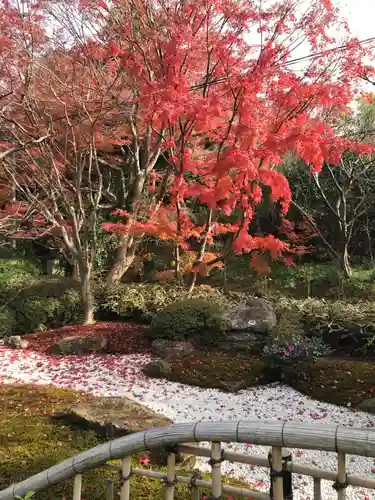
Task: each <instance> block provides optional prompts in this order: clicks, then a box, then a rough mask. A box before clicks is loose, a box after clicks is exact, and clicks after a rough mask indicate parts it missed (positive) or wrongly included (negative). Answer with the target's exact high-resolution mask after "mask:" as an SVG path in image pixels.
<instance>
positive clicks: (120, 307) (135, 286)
mask: <svg viewBox="0 0 375 500" xmlns="http://www.w3.org/2000/svg"><path fill="white" fill-rule="evenodd" d="M95 295H96V299H97V302H98V307H99V311H100V314H101V316H103V317H111V316H112V315H116V316H117V317H120V318H121V319H125V320H128V319H135V320H141V321H145V322H148V323H149V322H151V321H152V319H153V318H154V317H155V315H156V314H157V313H158V311H161V310H162V309H164V308H165V307H166V306H168V305H170V304H173V303H174V302H177V301H179V300H180V299H181V298H182V297H184V296H186V288H184V287H182V286H179V285H163V284H159V283H116V284H113V285H102V284H99V285H97V287H96V293H95ZM193 298H203V299H204V298H206V299H208V300H210V301H211V302H213V303H215V304H222V303H224V302H225V297H224V295H223V294H222V293H221V292H220V291H219V290H216V289H214V288H211V287H210V286H207V285H202V286H197V287H195V289H194V293H193Z"/></svg>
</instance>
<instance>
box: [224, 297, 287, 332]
mask: <svg viewBox="0 0 375 500" xmlns="http://www.w3.org/2000/svg"><path fill="white" fill-rule="evenodd" d="M224 318H225V319H226V320H228V321H229V323H230V325H231V330H237V331H245V332H254V333H260V334H266V333H267V332H269V331H270V330H272V328H274V327H275V326H276V323H277V320H276V314H275V312H274V310H273V308H272V306H271V305H270V304H269V303H268V302H267V301H266V300H264V299H258V298H252V299H249V300H248V301H247V302H246V303H245V304H238V305H236V306H233V307H231V308H230V309H227V311H225V313H224Z"/></svg>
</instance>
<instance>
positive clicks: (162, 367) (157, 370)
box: [142, 359, 172, 378]
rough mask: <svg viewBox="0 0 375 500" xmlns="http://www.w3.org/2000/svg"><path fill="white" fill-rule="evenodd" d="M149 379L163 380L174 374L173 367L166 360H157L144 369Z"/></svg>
mask: <svg viewBox="0 0 375 500" xmlns="http://www.w3.org/2000/svg"><path fill="white" fill-rule="evenodd" d="M142 371H143V373H144V374H145V375H147V376H148V377H155V378H163V377H166V376H167V375H170V374H171V373H172V367H171V365H170V364H169V363H168V362H167V361H165V360H164V359H155V360H154V361H151V362H150V363H148V364H147V365H146V366H144V367H143V369H142Z"/></svg>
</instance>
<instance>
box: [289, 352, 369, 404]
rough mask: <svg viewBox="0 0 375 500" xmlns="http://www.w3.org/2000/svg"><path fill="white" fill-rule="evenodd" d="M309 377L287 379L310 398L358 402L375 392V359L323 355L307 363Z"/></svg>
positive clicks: (330, 401) (350, 402)
mask: <svg viewBox="0 0 375 500" xmlns="http://www.w3.org/2000/svg"><path fill="white" fill-rule="evenodd" d="M304 374H305V376H306V378H303V377H294V378H293V379H291V380H286V382H287V383H288V384H289V385H291V386H292V387H294V388H295V389H297V390H298V391H300V392H302V393H303V394H306V395H308V396H310V397H311V398H314V399H317V400H319V401H325V402H327V403H333V404H336V405H345V406H348V405H349V406H353V407H355V406H357V405H358V404H359V403H360V402H361V401H363V400H365V399H367V398H369V397H371V396H372V394H373V393H374V392H375V363H374V362H365V361H348V360H344V359H335V358H324V359H319V360H317V361H316V363H314V364H312V365H310V366H307V367H306V368H305V370H304Z"/></svg>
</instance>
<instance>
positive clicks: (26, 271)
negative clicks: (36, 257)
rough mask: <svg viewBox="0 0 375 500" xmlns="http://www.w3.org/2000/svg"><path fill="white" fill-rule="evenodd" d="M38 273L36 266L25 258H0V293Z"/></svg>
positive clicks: (30, 278)
mask: <svg viewBox="0 0 375 500" xmlns="http://www.w3.org/2000/svg"><path fill="white" fill-rule="evenodd" d="M38 274H39V269H38V266H37V265H36V264H35V263H33V262H31V261H29V260H25V259H0V293H1V290H9V289H11V288H12V287H13V286H15V285H17V284H19V283H21V282H23V281H25V280H33V279H35V278H36V277H37V276H38Z"/></svg>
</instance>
